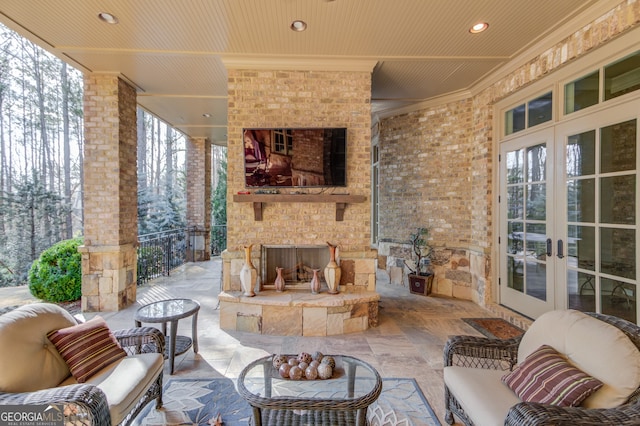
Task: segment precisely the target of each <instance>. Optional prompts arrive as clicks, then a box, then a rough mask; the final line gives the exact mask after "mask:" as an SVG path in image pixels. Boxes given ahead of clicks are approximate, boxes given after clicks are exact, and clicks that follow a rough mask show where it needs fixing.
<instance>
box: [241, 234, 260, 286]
mask: <svg viewBox="0 0 640 426" xmlns="http://www.w3.org/2000/svg"><path fill="white" fill-rule="evenodd" d="M242 247H243V248H244V265H242V269H240V284H241V285H242V291H243V292H244V295H245V296H247V297H253V296H255V295H256V294H255V292H254V291H253V287H254V286H255V284H256V280H257V279H258V271H257V270H256V268H255V267H254V266H253V263H251V247H253V244H251V245H248V246H242Z"/></svg>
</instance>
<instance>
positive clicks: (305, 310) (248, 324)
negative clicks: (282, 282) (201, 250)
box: [218, 287, 380, 336]
mask: <svg viewBox="0 0 640 426" xmlns="http://www.w3.org/2000/svg"><path fill="white" fill-rule="evenodd" d="M218 300H219V301H220V328H222V329H223V330H230V331H245V332H249V333H256V334H268V335H279V336H331V335H336V334H344V333H353V332H358V331H364V330H366V329H368V328H369V327H375V326H377V325H378V301H379V300H380V295H379V294H378V293H376V292H372V291H354V292H341V293H339V294H335V295H334V294H328V293H326V287H325V288H323V289H322V293H320V294H311V293H310V291H309V289H308V288H307V289H294V290H285V291H284V292H280V293H279V292H276V291H275V290H263V291H261V292H259V293H258V294H257V295H256V296H255V297H245V296H243V295H242V292H240V291H223V292H222V293H220V294H219V295H218Z"/></svg>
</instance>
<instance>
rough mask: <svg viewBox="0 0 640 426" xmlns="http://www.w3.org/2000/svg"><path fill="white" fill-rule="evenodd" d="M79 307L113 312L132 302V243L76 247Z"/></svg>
mask: <svg viewBox="0 0 640 426" xmlns="http://www.w3.org/2000/svg"><path fill="white" fill-rule="evenodd" d="M78 251H79V252H80V253H82V310H83V311H84V312H114V311H119V310H121V309H124V308H126V307H127V306H129V305H131V304H133V303H134V302H135V301H136V290H137V287H136V275H137V274H136V272H137V271H136V256H137V251H136V248H135V247H134V246H133V244H123V245H119V246H86V245H85V246H80V247H78Z"/></svg>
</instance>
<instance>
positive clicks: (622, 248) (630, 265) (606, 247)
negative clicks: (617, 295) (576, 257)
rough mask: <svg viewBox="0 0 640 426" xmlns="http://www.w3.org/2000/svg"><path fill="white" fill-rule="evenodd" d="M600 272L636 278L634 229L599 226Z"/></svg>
mask: <svg viewBox="0 0 640 426" xmlns="http://www.w3.org/2000/svg"><path fill="white" fill-rule="evenodd" d="M600 272H602V273H605V274H609V275H615V276H618V277H624V278H629V279H632V280H635V279H636V231H635V229H619V228H605V227H602V228H600Z"/></svg>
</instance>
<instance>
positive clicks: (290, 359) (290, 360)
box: [288, 358, 299, 367]
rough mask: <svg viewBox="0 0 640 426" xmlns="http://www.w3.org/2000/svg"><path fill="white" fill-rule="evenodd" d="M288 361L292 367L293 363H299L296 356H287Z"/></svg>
mask: <svg viewBox="0 0 640 426" xmlns="http://www.w3.org/2000/svg"><path fill="white" fill-rule="evenodd" d="M288 362H289V365H290V366H292V367H293V366H294V365H298V364H299V361H298V359H297V358H289V361H288Z"/></svg>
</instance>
